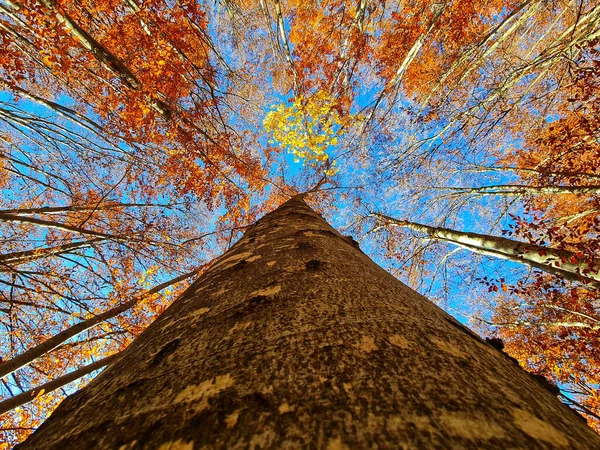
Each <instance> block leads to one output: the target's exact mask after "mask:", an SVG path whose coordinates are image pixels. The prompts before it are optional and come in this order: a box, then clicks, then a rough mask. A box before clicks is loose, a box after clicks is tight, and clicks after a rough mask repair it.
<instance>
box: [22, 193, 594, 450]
mask: <svg viewBox="0 0 600 450" xmlns="http://www.w3.org/2000/svg"><path fill="white" fill-rule="evenodd" d="M19 448H20V449H36V450H42V449H60V450H65V449H96V448H101V449H120V450H130V449H161V450H167V449H171V450H178V449H180V450H183V449H185V450H192V449H215V448H216V449H247V448H255V449H259V448H260V449H275V448H323V449H328V450H335V449H338V450H340V449H359V448H360V449H362V448H374V449H375V448H377V449H383V448H390V449H398V448H404V449H409V448H423V449H448V448H460V449H467V448H470V449H492V448H493V449H507V448H511V449H516V448H519V449H522V448H524V449H554V448H557V449H559V448H560V449H567V448H575V449H586V450H589V449H598V448H600V436H598V435H596V434H595V433H594V432H593V431H592V430H591V429H590V428H588V427H587V425H586V424H585V422H584V421H583V420H582V419H581V418H580V417H579V416H578V415H577V414H575V413H574V412H573V411H571V410H570V409H569V408H568V407H567V406H564V405H563V404H561V403H560V402H559V401H558V399H557V398H556V397H555V396H554V395H552V394H551V393H550V392H549V391H547V390H546V389H545V388H544V387H543V386H542V385H541V384H539V382H538V381H537V380H536V379H535V378H533V377H532V376H530V375H529V374H528V373H526V372H525V371H523V370H522V369H521V368H519V367H518V366H517V365H516V364H514V363H513V362H512V361H511V360H510V359H509V358H508V357H507V356H505V355H504V354H503V353H501V352H500V351H498V350H496V349H494V348H493V347H491V346H490V345H488V344H486V343H485V342H483V341H482V340H481V339H479V338H478V337H477V336H476V335H475V334H473V333H472V332H470V331H469V330H468V329H467V328H465V327H464V326H462V325H461V324H459V323H458V322H457V321H456V320H455V319H453V318H452V317H450V316H449V315H448V314H446V313H445V312H443V311H442V310H441V309H439V308H438V307H436V306H435V305H433V304H432V303H431V302H429V301H428V300H427V299H426V298H424V297H422V296H421V295H419V294H417V293H416V292H414V291H413V290H411V289H410V288H408V287H406V286H405V285H403V284H402V283H401V282H399V281H398V280H396V279H395V278H394V277H392V276H391V275H389V274H388V273H387V272H385V271H384V270H383V269H382V268H380V267H379V266H377V265H376V264H375V263H373V262H372V261H371V260H370V259H369V258H368V257H367V256H366V255H364V254H363V253H362V252H361V251H360V250H359V249H358V248H357V247H356V246H355V245H354V244H353V242H352V241H351V240H348V239H345V238H343V237H342V236H341V235H340V234H339V233H337V232H336V231H335V230H334V229H333V228H331V227H330V226H329V225H328V224H327V223H326V222H325V221H324V220H323V219H322V218H321V217H320V216H319V215H318V214H316V213H315V212H314V211H312V210H311V209H310V208H309V207H308V206H306V204H305V203H304V202H303V201H302V200H301V199H300V198H299V197H294V198H293V199H291V200H290V201H288V202H287V203H285V204H284V205H282V206H281V207H279V208H278V209H277V210H275V211H274V212H272V213H270V214H268V215H267V216H265V217H264V218H263V219H261V220H260V221H258V222H257V223H256V225H255V226H254V227H252V228H251V229H249V230H248V231H247V232H246V234H245V235H244V237H243V238H242V239H241V240H240V241H239V242H238V243H237V244H235V246H233V247H232V249H231V250H229V251H228V252H227V253H225V254H224V255H223V256H221V257H220V258H218V259H217V261H216V262H215V264H214V265H213V266H212V268H211V269H209V270H208V271H207V272H206V273H205V274H203V275H202V276H201V277H200V278H199V279H198V280H197V281H196V282H195V283H194V284H193V285H192V286H191V287H190V288H189V289H188V290H187V291H186V293H184V294H183V295H182V296H181V297H180V298H179V299H178V300H177V301H176V302H174V303H173V305H172V306H171V307H169V308H168V310H167V311H166V312H165V313H164V314H162V315H161V316H160V317H159V318H158V319H157V320H156V322H154V323H153V324H152V325H151V326H150V327H149V328H148V329H147V330H146V331H145V332H144V333H143V334H142V335H141V336H140V337H139V338H138V339H137V340H136V341H135V342H134V343H133V344H132V345H131V346H130V347H129V348H128V349H127V350H125V352H124V353H123V356H122V357H121V358H120V359H119V360H118V361H116V362H114V363H113V364H111V365H110V366H109V367H108V368H107V369H106V370H105V371H104V372H103V373H102V374H101V375H100V376H98V377H97V378H96V379H95V380H94V381H93V382H92V383H90V385H89V386H88V387H86V388H85V389H83V390H81V391H80V392H78V393H76V394H75V395H72V396H70V397H69V398H67V399H66V400H65V401H64V402H63V403H62V404H61V405H60V406H59V408H58V409H57V410H56V411H55V413H54V414H53V415H52V416H51V417H50V419H49V420H47V421H46V422H45V423H44V424H43V425H42V426H41V427H40V429H39V430H38V431H37V432H36V433H35V434H33V435H32V436H31V437H30V438H29V439H28V440H27V441H26V442H25V443H24V444H23V445H21V446H19Z"/></svg>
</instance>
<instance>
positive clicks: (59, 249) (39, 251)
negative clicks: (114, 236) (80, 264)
mask: <svg viewBox="0 0 600 450" xmlns="http://www.w3.org/2000/svg"><path fill="white" fill-rule="evenodd" d="M102 240H104V239H101V238H93V239H89V240H87V241H80V242H71V243H69V244H62V245H56V246H54V247H41V248H35V249H33V250H24V251H21V252H12V253H5V254H4V255H0V272H13V271H15V269H14V267H15V266H17V265H20V264H26V263H30V262H33V261H36V260H38V259H42V258H47V257H49V256H55V255H62V254H63V253H69V252H72V251H74V250H78V249H81V248H89V247H91V246H92V244H94V243H97V242H99V241H102Z"/></svg>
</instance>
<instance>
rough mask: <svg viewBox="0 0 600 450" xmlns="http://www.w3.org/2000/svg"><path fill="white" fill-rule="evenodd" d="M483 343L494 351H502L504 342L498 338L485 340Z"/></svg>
mask: <svg viewBox="0 0 600 450" xmlns="http://www.w3.org/2000/svg"><path fill="white" fill-rule="evenodd" d="M485 342H486V343H487V344H488V345H491V346H492V347H494V348H495V349H496V350H500V351H502V350H504V342H502V339H500V338H485Z"/></svg>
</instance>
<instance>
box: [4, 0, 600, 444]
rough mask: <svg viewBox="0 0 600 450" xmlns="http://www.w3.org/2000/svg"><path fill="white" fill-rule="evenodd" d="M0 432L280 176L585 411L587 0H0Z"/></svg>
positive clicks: (78, 381)
mask: <svg viewBox="0 0 600 450" xmlns="http://www.w3.org/2000/svg"><path fill="white" fill-rule="evenodd" d="M0 89H1V91H0V189H1V195H0V377H1V383H0V414H1V415H2V416H1V420H0V442H1V443H0V449H4V448H6V449H8V448H12V446H13V445H15V444H16V443H18V442H21V441H22V440H24V439H25V438H26V437H27V436H28V435H29V434H30V433H31V432H32V431H33V430H35V429H36V428H37V427H38V426H39V425H40V423H41V422H43V421H44V419H45V418H46V417H48V416H49V415H50V414H51V412H52V411H53V409H54V408H55V407H56V406H57V405H58V404H59V403H60V402H61V400H62V399H64V398H65V396H66V395H68V394H70V393H73V392H74V391H76V390H77V389H78V388H80V387H81V386H84V385H85V384H86V383H87V382H89V380H91V379H92V378H93V376H94V375H96V374H97V373H99V371H100V370H101V369H102V368H103V367H105V366H106V365H107V364H109V363H110V362H111V361H112V360H113V359H114V358H115V357H116V355H118V354H119V352H121V351H122V350H123V349H124V348H125V347H127V345H128V344H129V343H130V342H131V341H132V340H133V339H134V338H135V337H136V336H137V335H139V334H140V333H141V332H142V331H143V330H144V329H145V328H146V327H147V326H148V325H149V324H150V323H151V322H152V321H153V320H154V319H155V318H156V317H157V315H159V314H160V313H161V312H162V311H164V310H165V309H166V308H167V307H168V306H169V305H170V304H171V302H172V301H173V300H174V299H175V298H176V297H177V296H178V295H179V294H180V293H181V292H183V290H185V288H186V287H187V286H189V284H190V283H191V282H192V281H193V280H194V279H195V278H196V277H197V276H198V275H199V274H201V273H203V272H204V271H205V270H206V269H207V268H209V267H210V265H211V261H212V260H213V259H214V258H215V257H217V256H219V255H220V254H222V253H223V252H224V251H225V250H226V249H228V248H229V247H230V246H231V245H233V244H234V243H235V242H236V240H238V239H239V238H240V236H241V234H242V233H243V232H244V230H246V229H247V228H248V227H249V226H250V225H252V224H253V223H254V222H255V221H256V220H257V219H258V218H260V217H262V216H263V215H264V214H265V213H268V212H269V211H271V210H273V209H274V208H275V207H277V206H278V205H279V204H281V203H282V202H284V201H285V200H287V199H288V198H290V197H291V196H293V195H295V194H297V193H303V192H307V193H309V194H308V195H307V197H306V199H307V201H308V202H309V203H310V205H311V206H312V207H313V208H315V209H316V210H317V211H319V212H320V213H321V214H323V215H324V216H325V218H326V219H327V220H328V221H329V222H330V223H331V224H332V225H333V226H334V227H335V228H336V229H338V230H339V231H340V232H342V233H344V234H346V235H349V236H352V238H353V239H354V240H355V241H356V242H358V244H359V245H360V248H361V249H362V250H363V251H364V252H365V253H366V254H368V255H369V256H370V257H371V258H373V259H374V260H375V261H376V262H377V263H378V264H380V265H381V266H382V267H384V268H385V269H386V270H388V271H389V272H390V273H392V274H393V275H395V276H396V277H398V278H399V279H400V280H401V281H403V282H404V283H406V284H407V285H409V286H411V287H412V288H414V289H416V290H417V291H419V292H420V293H422V294H423V295H425V296H426V297H428V298H429V299H430V300H432V301H433V302H435V303H436V304H437V305H439V306H440V307H442V308H444V309H445V310H446V311H447V312H449V313H450V314H452V315H453V316H455V317H456V318H457V319H458V320H460V321H461V322H462V323H465V324H468V325H469V326H470V327H471V328H473V329H474V330H476V331H477V332H478V333H479V334H480V335H482V336H485V337H489V338H494V339H501V340H502V345H503V346H504V351H505V352H506V353H507V354H508V355H510V356H511V357H513V358H515V359H516V360H518V362H519V363H520V365H521V366H523V367H524V368H526V369H527V370H529V371H531V372H533V373H535V374H538V375H540V376H543V377H545V378H546V379H547V380H548V382H549V383H551V384H554V385H556V386H557V395H558V397H559V398H560V400H561V401H562V402H563V403H565V404H567V405H569V406H571V407H572V408H574V409H575V410H577V411H578V412H580V413H581V414H582V415H583V416H584V417H585V418H586V419H587V421H588V424H589V425H590V426H592V427H593V428H595V430H596V431H599V432H600V352H598V350H597V349H598V348H600V290H599V287H600V252H599V250H600V240H599V234H600V165H599V164H598V161H599V160H600V2H598V1H597V0H492V1H489V0H488V1H482V0H470V1H458V0H448V1H441V0H437V1H430V0H412V1H410V2H403V1H392V2H385V1H380V0H355V1H352V2H350V1H346V0H329V1H316V0H312V1H299V0H217V1H216V2H203V1H193V0H171V1H169V2H160V1H155V0H146V1H141V0H78V1H76V2H75V1H71V0H18V1H16V0H0Z"/></svg>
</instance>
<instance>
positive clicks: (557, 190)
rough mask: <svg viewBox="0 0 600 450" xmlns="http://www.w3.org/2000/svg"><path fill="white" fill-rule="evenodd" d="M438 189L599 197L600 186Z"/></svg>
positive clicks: (504, 193)
mask: <svg viewBox="0 0 600 450" xmlns="http://www.w3.org/2000/svg"><path fill="white" fill-rule="evenodd" d="M436 189H442V190H448V191H457V192H459V193H460V194H476V195H526V194H528V195H565V194H579V195H598V194H600V185H587V186H550V185H548V186H527V185H522V184H498V185H495V186H480V187H449V186H439V187H436Z"/></svg>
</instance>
